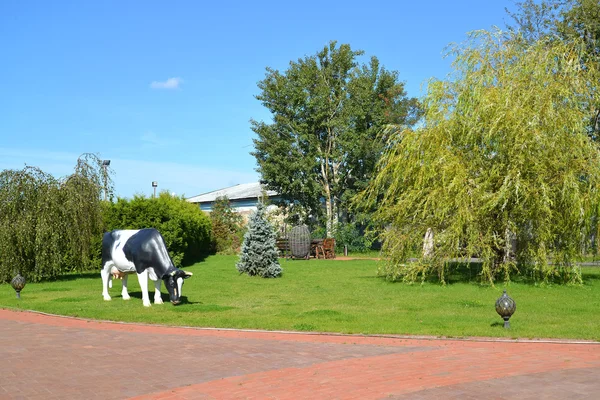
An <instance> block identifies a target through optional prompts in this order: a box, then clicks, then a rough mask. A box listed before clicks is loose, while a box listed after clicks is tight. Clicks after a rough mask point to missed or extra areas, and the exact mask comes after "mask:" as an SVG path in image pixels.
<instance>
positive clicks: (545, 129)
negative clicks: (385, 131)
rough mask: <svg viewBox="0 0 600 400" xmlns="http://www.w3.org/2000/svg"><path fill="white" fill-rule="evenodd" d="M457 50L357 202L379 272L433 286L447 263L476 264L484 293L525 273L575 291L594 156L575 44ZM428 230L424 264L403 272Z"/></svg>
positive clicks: (594, 79) (590, 76) (593, 188)
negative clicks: (377, 245) (487, 286)
mask: <svg viewBox="0 0 600 400" xmlns="http://www.w3.org/2000/svg"><path fill="white" fill-rule="evenodd" d="M469 39H470V40H469V41H468V42H467V43H466V44H465V46H463V47H457V48H455V50H454V51H455V53H454V54H455V56H456V59H455V61H454V63H453V68H454V70H455V74H454V77H453V79H452V80H447V81H431V82H430V84H429V87H428V92H427V95H426V97H425V105H426V110H427V111H426V114H425V118H424V123H423V126H421V127H420V128H419V129H416V130H404V131H403V132H402V133H401V135H400V137H398V138H395V139H393V141H392V142H391V143H390V150H389V151H388V152H387V153H386V154H385V156H384V157H383V158H382V160H381V164H380V170H379V173H378V175H377V177H376V179H374V180H373V182H372V184H371V185H370V187H369V190H368V191H367V192H365V197H364V198H365V199H367V200H368V201H371V202H375V201H379V205H378V209H377V210H378V211H377V213H376V219H377V220H378V221H379V222H380V223H381V224H387V226H388V229H387V230H386V232H385V234H384V236H385V245H384V247H385V250H386V251H387V253H388V254H389V255H390V262H389V264H388V265H387V267H386V268H384V269H383V270H382V271H381V272H382V273H383V274H384V275H386V276H388V277H390V278H394V279H404V280H407V281H414V280H416V279H417V278H418V277H419V276H421V277H425V276H428V275H429V274H431V273H432V272H434V271H435V272H437V273H438V275H439V277H440V279H441V280H442V281H443V280H444V274H445V270H446V268H448V265H449V264H448V260H449V259H452V258H456V257H465V256H475V255H477V256H479V257H481V258H482V259H483V270H482V276H483V278H484V279H485V280H487V281H490V282H493V281H494V279H496V278H498V277H501V278H504V279H506V280H508V279H510V275H511V274H513V273H519V272H521V273H524V271H526V270H527V271H529V272H530V273H531V274H532V275H533V276H534V277H535V278H538V279H541V280H552V279H554V278H557V277H561V278H562V279H564V280H566V281H572V282H578V281H580V271H579V269H578V268H576V267H575V266H574V263H573V261H574V260H575V259H576V257H577V256H578V254H579V252H580V250H581V246H582V243H584V241H585V240H586V239H587V238H589V237H590V231H591V230H592V229H594V227H593V224H592V220H593V217H594V216H595V215H596V214H597V207H598V204H599V200H600V192H599V186H598V185H599V183H600V157H599V152H598V146H597V144H596V143H595V142H594V141H593V140H592V139H591V138H590V137H589V136H588V135H587V134H586V123H587V119H586V116H587V115H588V114H587V113H588V105H589V104H590V102H592V101H593V100H594V99H593V95H592V93H598V90H599V89H600V84H599V82H600V80H599V75H598V70H597V69H596V68H594V65H583V64H582V63H581V56H582V55H583V54H584V43H582V42H575V41H574V42H573V43H567V42H563V41H547V40H543V39H542V40H539V41H536V42H533V43H532V44H528V43H526V42H524V41H523V40H521V38H520V37H514V36H513V37H509V38H506V37H505V36H504V35H503V34H502V33H501V32H498V31H496V32H487V31H479V32H475V33H472V34H471V35H470V37H469ZM590 85H593V86H590ZM382 188H383V189H385V190H382ZM428 228H431V229H432V230H433V233H434V243H435V245H434V246H433V247H432V248H431V249H430V254H428V255H429V257H427V258H425V257H423V259H421V260H420V262H416V263H409V262H407V259H408V257H409V256H411V255H412V254H411V252H412V251H414V250H417V249H420V248H422V246H423V243H424V241H423V238H424V236H425V234H426V232H427V229H428ZM513 238H516V240H517V243H518V246H517V249H516V261H515V259H513V258H511V257H509V255H510V254H509V252H510V250H511V245H510V243H511V241H512V240H513ZM549 261H551V263H549Z"/></svg>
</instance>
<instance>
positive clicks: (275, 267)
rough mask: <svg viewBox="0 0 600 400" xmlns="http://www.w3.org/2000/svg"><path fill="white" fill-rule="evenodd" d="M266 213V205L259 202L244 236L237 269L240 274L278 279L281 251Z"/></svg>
mask: <svg viewBox="0 0 600 400" xmlns="http://www.w3.org/2000/svg"><path fill="white" fill-rule="evenodd" d="M265 211H266V210H265V205H264V204H263V203H262V202H259V203H258V208H257V209H256V212H255V213H254V214H252V216H251V217H250V221H249V222H248V231H247V232H246V234H245V235H244V242H243V243H242V251H241V254H240V260H239V262H238V263H237V265H236V267H237V270H238V271H239V272H240V274H243V273H246V274H248V275H250V276H254V275H259V276H261V277H263V278H277V277H279V276H281V273H282V269H281V266H280V265H279V260H278V255H279V251H278V249H277V245H276V237H275V230H274V229H273V226H272V225H271V223H270V222H269V221H268V220H267V218H266V215H265Z"/></svg>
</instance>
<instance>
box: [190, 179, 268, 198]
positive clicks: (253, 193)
mask: <svg viewBox="0 0 600 400" xmlns="http://www.w3.org/2000/svg"><path fill="white" fill-rule="evenodd" d="M262 190H263V189H262V186H261V184H260V183H259V182H252V183H242V184H239V185H235V186H231V187H227V188H224V189H218V190H213V191H212V192H208V193H204V194H199V195H198V196H194V197H190V198H188V199H186V200H187V201H189V202H190V203H207V202H213V201H215V200H216V199H217V197H223V196H227V198H228V199H229V200H238V199H256V198H257V197H259V196H260V195H261V194H262ZM267 195H268V196H276V195H277V192H275V191H273V190H267Z"/></svg>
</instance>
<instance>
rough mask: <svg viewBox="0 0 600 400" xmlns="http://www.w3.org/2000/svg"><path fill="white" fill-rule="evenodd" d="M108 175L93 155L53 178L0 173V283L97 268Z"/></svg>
mask: <svg viewBox="0 0 600 400" xmlns="http://www.w3.org/2000/svg"><path fill="white" fill-rule="evenodd" d="M107 182H109V177H108V171H106V170H104V169H102V167H101V160H100V159H99V158H98V157H97V156H96V155H94V154H84V155H82V156H81V157H80V158H79V159H78V160H77V165H76V167H75V171H74V173H73V174H71V175H70V176H68V177H66V178H65V179H62V180H59V179H55V178H54V177H52V176H51V175H49V174H47V173H45V172H43V171H42V170H40V169H39V168H36V167H26V168H24V169H23V170H4V171H2V172H1V173H0V281H4V282H6V281H9V280H10V279H11V278H12V276H14V274H15V273H16V272H17V271H20V273H21V274H22V275H24V276H25V277H26V278H27V280H29V281H33V282H35V281H39V280H41V279H44V278H54V277H56V276H58V275H60V274H62V273H65V272H68V271H82V270H86V269H89V268H91V267H92V266H93V257H92V255H93V253H94V247H95V245H96V243H97V240H96V238H97V237H98V236H99V235H100V234H101V232H102V204H101V203H102V202H101V200H100V192H101V191H102V188H103V185H104V184H105V183H107Z"/></svg>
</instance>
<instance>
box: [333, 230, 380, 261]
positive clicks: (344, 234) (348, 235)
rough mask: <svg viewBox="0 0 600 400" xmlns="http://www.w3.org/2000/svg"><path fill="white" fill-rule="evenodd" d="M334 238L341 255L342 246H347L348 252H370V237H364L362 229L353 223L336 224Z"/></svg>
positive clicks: (371, 242)
mask: <svg viewBox="0 0 600 400" xmlns="http://www.w3.org/2000/svg"><path fill="white" fill-rule="evenodd" d="M334 237H335V244H336V248H337V252H338V253H339V254H342V251H343V250H344V246H347V249H348V251H349V252H352V253H364V252H367V251H369V250H371V245H372V244H373V241H372V240H371V239H370V237H369V236H368V235H365V232H364V230H363V229H362V227H361V226H360V225H359V224H358V223H355V222H350V223H340V224H338V226H337V228H336V230H335V235H334Z"/></svg>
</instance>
